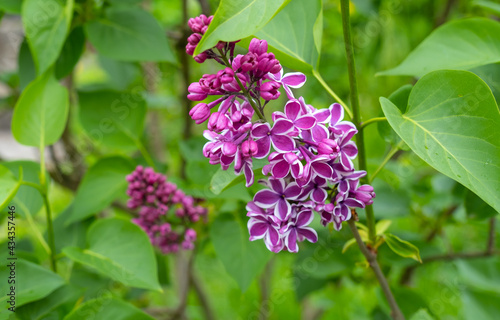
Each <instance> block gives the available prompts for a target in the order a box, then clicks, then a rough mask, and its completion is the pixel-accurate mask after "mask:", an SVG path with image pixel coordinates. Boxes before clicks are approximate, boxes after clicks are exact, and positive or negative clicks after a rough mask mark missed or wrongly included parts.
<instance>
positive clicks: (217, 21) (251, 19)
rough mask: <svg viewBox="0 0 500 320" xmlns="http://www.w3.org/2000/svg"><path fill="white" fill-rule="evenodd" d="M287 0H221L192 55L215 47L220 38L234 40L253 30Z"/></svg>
mask: <svg viewBox="0 0 500 320" xmlns="http://www.w3.org/2000/svg"><path fill="white" fill-rule="evenodd" d="M289 1H290V0H274V1H266V0H252V1H246V0H221V2H220V4H219V7H218V8H217V11H216V12H215V14H214V19H213V20H212V22H211V23H210V26H209V27H208V30H207V32H206V33H205V34H204V35H203V38H201V41H200V43H198V46H197V47H196V50H195V51H194V55H197V54H200V53H201V52H203V51H205V50H208V49H210V48H212V47H214V46H215V45H216V44H217V43H218V42H219V41H235V40H240V39H243V38H246V37H249V36H251V35H253V34H255V33H256V32H257V31H258V30H260V29H261V28H262V27H264V26H265V25H266V24H267V23H268V22H269V21H270V20H271V19H272V18H273V17H274V16H275V15H276V13H278V12H279V11H280V10H281V9H283V8H284V7H285V6H286V5H287V4H288V2H289Z"/></svg>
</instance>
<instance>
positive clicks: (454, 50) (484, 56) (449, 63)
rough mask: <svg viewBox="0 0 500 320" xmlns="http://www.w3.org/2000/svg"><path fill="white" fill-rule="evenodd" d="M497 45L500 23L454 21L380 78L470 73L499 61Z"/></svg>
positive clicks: (470, 20) (477, 19)
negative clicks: (446, 71)
mask: <svg viewBox="0 0 500 320" xmlns="http://www.w3.org/2000/svg"><path fill="white" fill-rule="evenodd" d="M498 43H500V24H499V23H498V22H496V21H493V20H489V19H485V18H471V19H463V20H455V21H451V22H448V23H446V24H445V25H443V26H441V27H439V28H438V29H436V30H435V31H434V32H432V33H431V34H430V35H429V36H428V37H427V38H426V39H425V40H424V41H423V42H422V43H421V44H420V45H419V46H418V47H417V48H416V49H415V50H413V51H412V52H411V53H410V54H409V55H408V57H406V59H405V60H404V61H403V62H402V63H401V64H399V65H398V66H397V67H395V68H393V69H390V70H387V71H383V72H380V73H379V75H410V76H417V77H421V76H423V75H424V74H426V73H429V72H431V71H434V70H440V69H457V70H469V69H472V68H475V67H479V66H482V65H485V64H490V63H495V62H499V61H500V46H499V45H498ZM457 44H460V45H457ZM436 52H439V54H436Z"/></svg>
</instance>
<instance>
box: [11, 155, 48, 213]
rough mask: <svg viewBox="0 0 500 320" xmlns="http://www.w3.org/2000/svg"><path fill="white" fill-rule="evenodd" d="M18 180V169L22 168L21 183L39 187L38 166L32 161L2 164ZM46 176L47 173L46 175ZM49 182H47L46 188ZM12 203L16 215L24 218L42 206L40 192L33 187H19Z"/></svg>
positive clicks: (36, 211)
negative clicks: (24, 182) (33, 184)
mask: <svg viewBox="0 0 500 320" xmlns="http://www.w3.org/2000/svg"><path fill="white" fill-rule="evenodd" d="M2 164H3V165H4V166H5V167H7V168H9V170H10V171H11V172H12V173H13V174H14V176H15V177H16V180H19V178H20V176H19V167H22V171H23V172H22V173H23V181H26V182H32V183H35V184H38V185H40V164H39V163H36V162H33V161H25V160H21V161H10V162H4V163H2ZM46 176H48V173H46ZM49 183H50V181H47V186H48V184H49ZM12 203H13V204H14V205H15V206H16V213H17V214H19V215H20V216H21V217H23V218H25V217H26V216H27V215H31V216H33V215H35V214H36V213H38V212H39V211H40V209H41V208H42V206H43V198H42V196H41V195H40V192H39V191H38V190H36V189H35V188H33V187H30V186H25V185H21V186H20V187H19V190H18V191H17V194H16V196H15V198H14V199H13V200H12Z"/></svg>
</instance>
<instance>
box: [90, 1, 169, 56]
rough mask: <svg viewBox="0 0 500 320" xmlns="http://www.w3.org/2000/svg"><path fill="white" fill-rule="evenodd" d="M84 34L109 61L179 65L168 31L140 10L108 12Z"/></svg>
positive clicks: (112, 9)
mask: <svg viewBox="0 0 500 320" xmlns="http://www.w3.org/2000/svg"><path fill="white" fill-rule="evenodd" d="M85 31H86V32H87V36H88V39H89V40H90V42H91V43H92V44H93V45H94V46H95V47H96V49H97V51H99V53H100V54H102V55H103V56H106V57H108V58H112V59H116V60H121V61H168V62H171V63H173V64H176V63H177V60H176V58H175V56H174V54H173V52H172V49H171V48H170V46H169V44H168V42H167V36H166V33H165V31H164V30H163V29H162V28H161V27H160V24H159V23H158V21H156V19H155V18H154V17H153V16H152V15H151V14H150V13H148V12H146V11H143V10H141V9H139V8H130V7H121V6H119V7H111V8H108V9H107V10H106V13H105V16H104V17H103V18H100V19H97V20H92V21H89V22H88V23H87V24H86V25H85Z"/></svg>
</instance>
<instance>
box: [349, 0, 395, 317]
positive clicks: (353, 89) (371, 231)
mask: <svg viewBox="0 0 500 320" xmlns="http://www.w3.org/2000/svg"><path fill="white" fill-rule="evenodd" d="M340 7H341V12H342V30H343V33H344V46H345V51H346V59H347V70H348V73H349V87H350V98H351V105H352V115H353V116H352V119H353V122H354V124H355V125H356V127H358V128H360V125H361V121H360V120H361V117H360V108H359V98H358V87H357V83H356V65H355V62H354V52H353V45H352V38H351V25H350V17H349V0H341V1H340ZM359 131H360V132H359V134H358V135H357V137H356V142H357V144H358V162H359V168H360V169H361V170H366V168H367V166H366V155H365V141H364V137H363V131H362V130H359ZM362 182H365V183H366V182H368V176H365V177H364V178H363V179H362ZM365 212H366V224H367V227H368V238H369V240H370V242H371V243H373V244H375V243H376V239H377V235H376V231H375V214H374V212H373V206H371V205H369V206H367V207H366V208H365ZM348 224H349V227H350V228H351V231H352V233H353V234H354V237H355V238H356V242H357V243H358V246H359V248H360V250H361V252H362V253H363V255H364V256H365V258H366V260H367V261H368V263H369V264H370V267H371V268H372V270H373V272H374V273H375V276H376V277H377V280H378V282H379V283H380V286H381V287H382V291H383V292H384V295H385V297H386V299H387V302H388V303H389V306H390V307H391V315H392V317H393V319H396V320H401V319H404V315H403V313H402V312H401V310H400V309H399V306H398V304H397V302H396V299H394V296H393V294H392V292H391V288H390V287H389V284H388V282H387V279H386V278H385V276H384V274H383V272H382V270H381V269H380V266H379V264H378V262H377V256H376V254H375V253H372V252H370V251H369V250H368V248H367V247H366V245H365V244H364V242H363V241H362V240H361V237H360V236H359V233H358V229H357V228H356V225H355V222H354V220H353V219H351V220H349V221H348Z"/></svg>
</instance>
